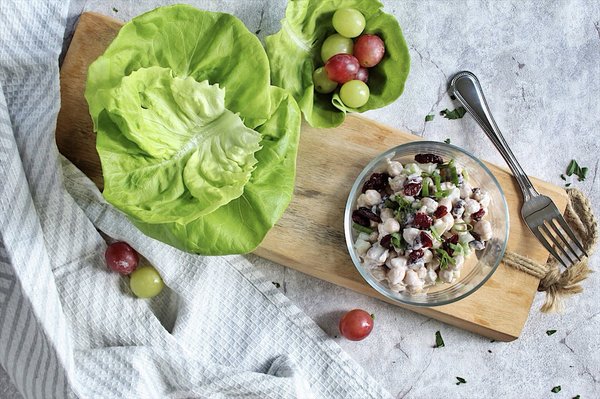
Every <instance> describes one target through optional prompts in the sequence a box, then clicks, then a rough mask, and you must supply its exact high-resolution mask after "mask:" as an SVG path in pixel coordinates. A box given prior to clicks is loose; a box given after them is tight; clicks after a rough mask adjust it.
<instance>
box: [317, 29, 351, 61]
mask: <svg viewBox="0 0 600 399" xmlns="http://www.w3.org/2000/svg"><path fill="white" fill-rule="evenodd" d="M353 47H354V43H353V42H352V39H348V38H347V37H344V36H342V35H338V34H337V33H334V34H333V35H331V36H329V37H328V38H327V39H325V41H324V42H323V46H321V59H322V60H323V62H327V60H329V59H330V58H331V57H333V56H334V55H336V54H352V48H353Z"/></svg>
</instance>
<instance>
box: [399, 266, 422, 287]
mask: <svg viewBox="0 0 600 399" xmlns="http://www.w3.org/2000/svg"><path fill="white" fill-rule="evenodd" d="M404 284H406V285H407V286H408V287H409V289H410V288H411V287H419V286H420V287H421V288H422V287H423V280H421V279H420V278H419V275H418V274H417V272H416V271H414V270H407V271H406V275H405V276H404Z"/></svg>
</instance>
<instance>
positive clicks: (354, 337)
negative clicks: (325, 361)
mask: <svg viewBox="0 0 600 399" xmlns="http://www.w3.org/2000/svg"><path fill="white" fill-rule="evenodd" d="M339 328H340V333H341V334H342V335H343V336H344V337H346V338H347V339H349V340H350V341H360V340H363V339H365V338H367V336H368V335H369V334H370V333H371V331H372V330H373V316H371V315H370V314H368V313H367V312H365V311H364V310H362V309H354V310H351V311H349V312H348V313H346V314H345V315H344V316H343V317H342V318H341V319H340V325H339Z"/></svg>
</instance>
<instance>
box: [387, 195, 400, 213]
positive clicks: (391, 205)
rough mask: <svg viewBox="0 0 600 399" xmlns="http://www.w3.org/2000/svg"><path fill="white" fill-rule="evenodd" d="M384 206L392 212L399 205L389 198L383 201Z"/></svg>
mask: <svg viewBox="0 0 600 399" xmlns="http://www.w3.org/2000/svg"><path fill="white" fill-rule="evenodd" d="M384 206H385V207H386V208H390V209H393V210H396V209H398V208H400V204H399V203H397V202H396V201H394V200H392V199H390V198H388V199H386V200H385V202H384Z"/></svg>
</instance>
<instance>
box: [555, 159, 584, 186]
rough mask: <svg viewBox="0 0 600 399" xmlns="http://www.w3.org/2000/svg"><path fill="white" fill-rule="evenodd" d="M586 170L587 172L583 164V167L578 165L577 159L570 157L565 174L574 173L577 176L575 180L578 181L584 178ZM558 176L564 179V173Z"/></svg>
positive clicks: (570, 174)
mask: <svg viewBox="0 0 600 399" xmlns="http://www.w3.org/2000/svg"><path fill="white" fill-rule="evenodd" d="M587 172H588V168H587V167H585V166H584V167H581V166H579V164H578V163H577V161H576V160H574V159H571V162H569V165H568V166H567V176H572V175H575V176H577V180H579V181H584V180H585V177H586V175H587ZM560 177H561V179H563V180H566V178H564V175H560Z"/></svg>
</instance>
